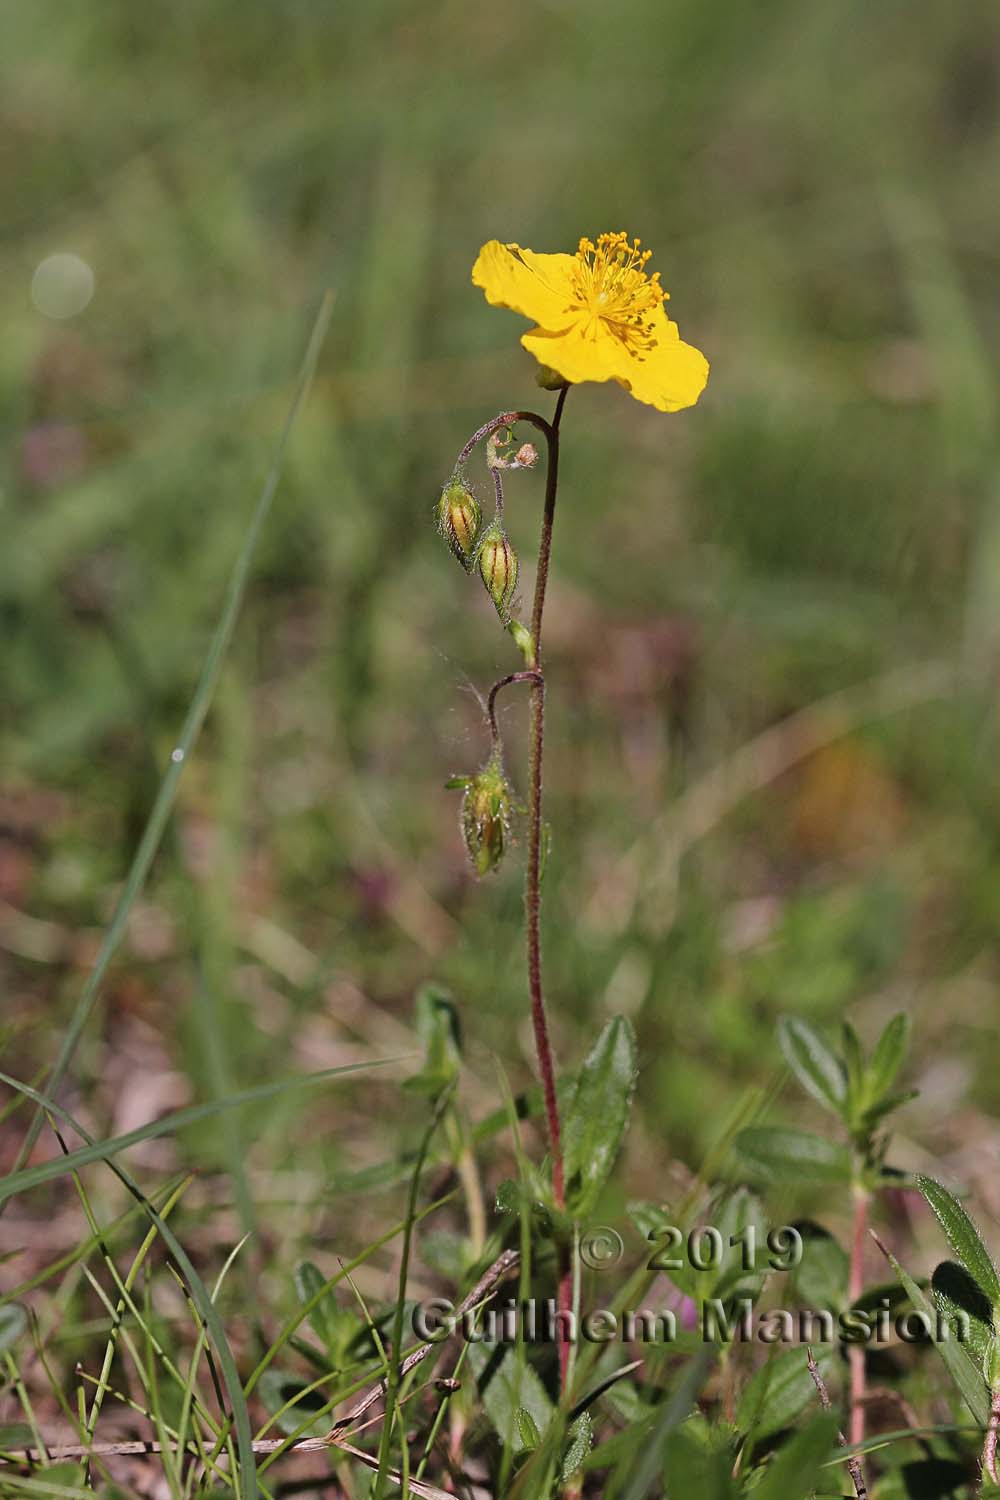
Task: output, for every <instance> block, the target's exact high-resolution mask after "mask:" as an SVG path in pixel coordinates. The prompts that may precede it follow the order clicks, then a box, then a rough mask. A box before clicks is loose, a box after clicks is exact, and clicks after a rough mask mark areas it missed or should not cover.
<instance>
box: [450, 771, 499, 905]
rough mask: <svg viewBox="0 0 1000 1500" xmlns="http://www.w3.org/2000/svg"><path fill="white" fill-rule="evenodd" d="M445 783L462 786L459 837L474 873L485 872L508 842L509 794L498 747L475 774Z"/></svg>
mask: <svg viewBox="0 0 1000 1500" xmlns="http://www.w3.org/2000/svg"><path fill="white" fill-rule="evenodd" d="M448 786H449V787H461V788H463V789H464V793H465V795H464V796H463V798H462V837H463V838H464V839H465V847H466V849H467V850H468V854H469V858H470V860H471V861H472V865H473V868H474V869H475V871H476V874H477V875H488V874H489V872H490V871H491V870H495V869H496V868H497V866H498V865H499V863H500V861H501V860H502V859H503V856H504V854H505V853H506V850H507V845H508V843H509V842H510V813H511V803H512V797H511V789H510V785H509V783H508V781H507V777H506V776H505V774H504V769H503V762H502V760H501V758H500V752H499V750H494V752H493V754H492V755H491V756H490V758H489V760H488V761H487V762H486V764H485V766H483V767H482V769H481V770H480V771H477V773H476V775H475V776H454V777H453V778H452V779H451V781H449V782H448Z"/></svg>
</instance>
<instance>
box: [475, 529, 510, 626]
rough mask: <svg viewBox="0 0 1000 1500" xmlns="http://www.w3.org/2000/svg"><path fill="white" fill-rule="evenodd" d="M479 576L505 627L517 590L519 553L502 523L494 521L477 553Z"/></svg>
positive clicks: (486, 531) (483, 537)
mask: <svg viewBox="0 0 1000 1500" xmlns="http://www.w3.org/2000/svg"><path fill="white" fill-rule="evenodd" d="M477 558H478V562H479V576H480V577H481V578H482V580H483V583H484V584H485V585H486V592H487V593H488V594H489V596H490V598H491V599H492V600H493V603H494V604H495V605H496V609H497V614H498V615H499V616H500V618H501V620H503V622H504V624H506V623H507V620H508V619H509V617H510V604H511V600H512V599H513V597H514V590H515V589H516V588H517V553H516V552H515V551H514V549H513V547H512V546H511V544H510V542H509V541H508V540H507V533H506V532H505V531H504V529H503V525H502V523H501V522H500V521H499V520H492V521H491V522H490V524H489V525H488V526H487V528H486V530H485V531H484V532H483V535H482V539H481V541H480V543H479V551H478V553H477Z"/></svg>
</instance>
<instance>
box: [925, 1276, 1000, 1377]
mask: <svg viewBox="0 0 1000 1500" xmlns="http://www.w3.org/2000/svg"><path fill="white" fill-rule="evenodd" d="M931 1294H932V1296H933V1298H934V1304H935V1306H936V1307H937V1308H938V1310H939V1312H941V1313H942V1314H943V1315H944V1317H946V1318H947V1319H948V1322H949V1324H950V1326H951V1327H952V1328H956V1329H957V1328H961V1329H963V1330H964V1329H967V1330H968V1335H967V1337H966V1339H965V1347H966V1349H967V1350H968V1351H969V1354H970V1356H971V1357H972V1359H973V1360H974V1362H975V1363H976V1364H977V1365H978V1367H979V1369H980V1370H982V1371H983V1374H984V1375H985V1374H986V1372H987V1371H988V1369H989V1367H990V1360H991V1357H992V1354H993V1348H994V1345H995V1343H996V1340H995V1337H994V1334H993V1313H992V1309H991V1307H990V1304H989V1302H988V1301H987V1300H986V1298H985V1296H984V1295H983V1293H982V1291H981V1290H980V1288H979V1285H978V1283H977V1282H975V1281H973V1279H972V1277H971V1276H970V1275H969V1273H968V1271H967V1270H966V1269H965V1267H964V1266H959V1265H956V1264H955V1262H954V1261H953V1260H943V1261H942V1262H941V1264H940V1265H939V1266H937V1267H935V1270H934V1275H933V1276H932V1277H931Z"/></svg>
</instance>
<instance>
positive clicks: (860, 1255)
mask: <svg viewBox="0 0 1000 1500" xmlns="http://www.w3.org/2000/svg"><path fill="white" fill-rule="evenodd" d="M869 1196H870V1195H869V1193H868V1190H867V1189H866V1188H865V1187H863V1186H862V1185H861V1184H860V1183H855V1185H854V1223H853V1228H852V1232H851V1259H850V1264H849V1267H848V1274H847V1300H848V1302H849V1303H851V1304H853V1303H855V1302H856V1301H857V1300H858V1298H859V1297H860V1296H861V1293H862V1292H863V1291H864V1265H863V1261H864V1250H865V1235H866V1232H867V1226H868V1200H869ZM847 1361H848V1367H849V1370H850V1402H849V1412H850V1418H849V1427H848V1433H849V1436H850V1440H851V1445H852V1447H853V1446H854V1445H855V1444H856V1443H863V1442H864V1440H865V1349H864V1345H863V1344H851V1345H849V1346H848V1350H847Z"/></svg>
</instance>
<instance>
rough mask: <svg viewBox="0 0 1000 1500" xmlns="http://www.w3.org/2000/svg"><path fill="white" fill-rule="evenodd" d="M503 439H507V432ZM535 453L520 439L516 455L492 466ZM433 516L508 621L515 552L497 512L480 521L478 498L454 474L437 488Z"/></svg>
mask: <svg viewBox="0 0 1000 1500" xmlns="http://www.w3.org/2000/svg"><path fill="white" fill-rule="evenodd" d="M507 441H508V442H509V441H510V439H509V436H508V438H507ZM526 450H530V452H527V451H526ZM537 457H538V455H537V453H536V452H535V450H534V448H533V447H532V445H531V444H530V443H523V444H522V445H521V447H520V448H519V449H518V452H517V455H516V457H514V458H511V459H509V460H504V461H500V460H498V461H497V463H496V465H495V467H497V468H501V467H502V468H527V467H529V466H530V464H532V463H534V462H535V460H536V459H537ZM434 517H435V520H436V522H437V529H438V531H439V532H440V533H441V535H442V536H443V537H444V539H445V541H446V542H447V543H448V546H449V547H450V548H451V550H452V552H453V553H454V554H455V556H456V557H457V558H458V560H459V562H460V563H461V564H462V567H463V568H464V569H465V571H466V572H467V573H471V572H472V571H473V570H474V569H475V570H476V571H477V572H478V573H479V576H480V578H481V579H482V581H483V585H484V587H485V589H486V592H487V593H488V594H489V596H490V598H491V599H492V600H493V603H494V605H495V606H496V611H497V614H498V615H499V616H500V619H501V620H502V621H503V623H504V625H508V624H509V623H510V610H511V605H512V603H513V601H514V591H515V589H516V588H517V553H516V552H515V551H514V548H513V547H512V546H511V544H510V540H509V538H508V536H507V533H506V531H505V530H504V525H503V520H502V518H501V516H500V514H499V512H498V513H497V514H496V515H495V516H494V517H493V519H492V520H491V521H489V522H488V523H487V524H486V525H484V524H483V511H482V507H481V505H480V504H479V501H478V500H477V499H476V497H475V495H474V494H473V493H472V490H471V489H470V488H469V486H468V485H467V484H466V483H465V481H464V480H463V479H460V478H458V476H457V475H456V476H455V478H453V479H451V480H450V481H449V483H448V484H446V485H445V487H444V489H443V490H442V491H441V496H440V499H439V500H438V503H437V505H436V507H435V510H434Z"/></svg>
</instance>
